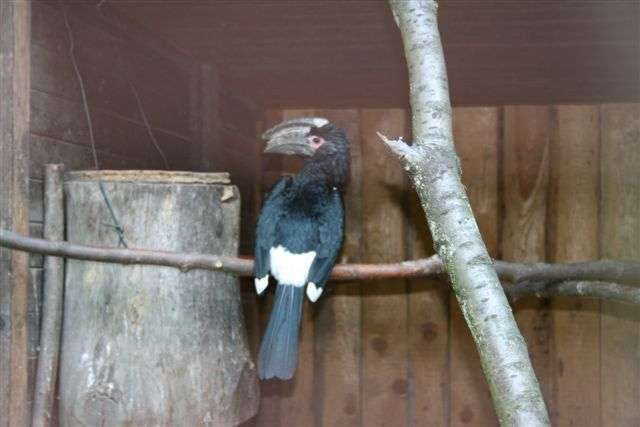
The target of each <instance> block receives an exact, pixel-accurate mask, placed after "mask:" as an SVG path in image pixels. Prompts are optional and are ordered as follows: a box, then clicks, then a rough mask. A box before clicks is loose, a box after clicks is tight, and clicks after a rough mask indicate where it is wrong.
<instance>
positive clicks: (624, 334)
mask: <svg viewBox="0 0 640 427" xmlns="http://www.w3.org/2000/svg"><path fill="white" fill-rule="evenodd" d="M601 132H602V135H601V138H602V143H601V146H600V150H601V156H602V157H601V191H602V193H601V228H600V250H601V256H602V257H603V258H612V259H620V260H634V261H638V260H639V259H640V190H639V189H640V149H639V146H638V144H639V141H640V105H637V104H636V105H606V106H603V108H602V130H601ZM639 325H640V312H639V311H638V308H637V307H633V306H630V305H624V304H620V303H615V302H608V301H603V302H602V318H601V330H602V335H601V344H600V346H601V352H602V353H601V354H602V356H601V357H602V360H601V363H602V370H601V376H600V381H601V387H602V388H601V396H602V424H603V425H604V426H612V427H613V426H637V425H640V404H639V402H640V326H639Z"/></svg>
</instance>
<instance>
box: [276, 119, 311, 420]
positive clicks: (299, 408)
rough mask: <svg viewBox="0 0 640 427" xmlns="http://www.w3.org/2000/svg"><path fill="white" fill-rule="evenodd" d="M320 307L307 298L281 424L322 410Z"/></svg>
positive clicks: (283, 387)
mask: <svg viewBox="0 0 640 427" xmlns="http://www.w3.org/2000/svg"><path fill="white" fill-rule="evenodd" d="M314 114H315V111H314V110H284V111H283V112H282V119H283V120H288V119H292V118H294V117H304V116H312V115H314ZM297 160H298V159H297V158H295V159H294V158H293V156H284V158H283V164H284V165H285V168H286V170H287V171H288V172H291V173H297V172H298V171H299V170H300V167H299V165H298V163H297ZM315 319H316V307H315V305H314V304H312V303H310V302H309V300H308V299H307V298H306V297H305V299H304V305H303V307H302V320H301V325H300V340H299V342H298V367H297V368H296V373H295V375H294V376H293V378H292V379H291V380H290V381H282V382H281V384H280V393H281V394H280V423H281V425H292V426H303V425H310V424H313V412H314V411H315V410H318V408H317V406H318V405H317V403H318V402H317V401H316V399H315V398H314V397H315V396H314V394H313V391H314V390H313V383H314V377H315V371H316V360H315V357H314V351H313V350H314V339H315V329H316V325H315Z"/></svg>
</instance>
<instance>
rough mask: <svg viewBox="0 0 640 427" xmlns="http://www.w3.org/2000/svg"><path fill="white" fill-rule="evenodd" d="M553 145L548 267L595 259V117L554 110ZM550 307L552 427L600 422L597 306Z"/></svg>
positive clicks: (586, 111) (584, 111)
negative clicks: (551, 329)
mask: <svg viewBox="0 0 640 427" xmlns="http://www.w3.org/2000/svg"><path fill="white" fill-rule="evenodd" d="M554 116H555V117H554V120H553V123H554V129H553V137H552V140H551V141H552V144H551V192H550V198H549V204H550V206H549V207H550V212H549V230H548V231H547V236H548V243H549V245H548V247H549V250H550V251H549V252H550V253H549V261H552V262H577V261H589V260H594V259H597V258H598V191H599V179H600V177H599V173H600V165H599V152H600V150H599V145H600V129H599V111H598V107H591V106H559V107H557V108H556V109H555V114H554ZM552 307H553V331H554V332H553V342H554V344H553V345H554V360H553V380H554V392H553V398H554V405H553V407H554V408H555V411H554V413H552V414H551V417H552V420H553V422H554V424H556V425H559V426H585V427H588V426H596V425H599V422H600V320H599V314H600V301H598V300H591V299H585V298H555V299H554V300H553V303H552Z"/></svg>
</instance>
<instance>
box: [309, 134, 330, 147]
mask: <svg viewBox="0 0 640 427" xmlns="http://www.w3.org/2000/svg"><path fill="white" fill-rule="evenodd" d="M325 142H327V141H325V140H324V138H320V137H319V136H314V137H312V138H311V143H310V144H311V147H312V148H313V149H314V150H317V149H318V148H320V147H321V146H322V144H324V143H325Z"/></svg>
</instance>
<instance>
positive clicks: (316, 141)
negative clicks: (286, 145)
mask: <svg viewBox="0 0 640 427" xmlns="http://www.w3.org/2000/svg"><path fill="white" fill-rule="evenodd" d="M311 142H313V143H314V144H320V138H318V137H317V136H314V137H313V138H311Z"/></svg>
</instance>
